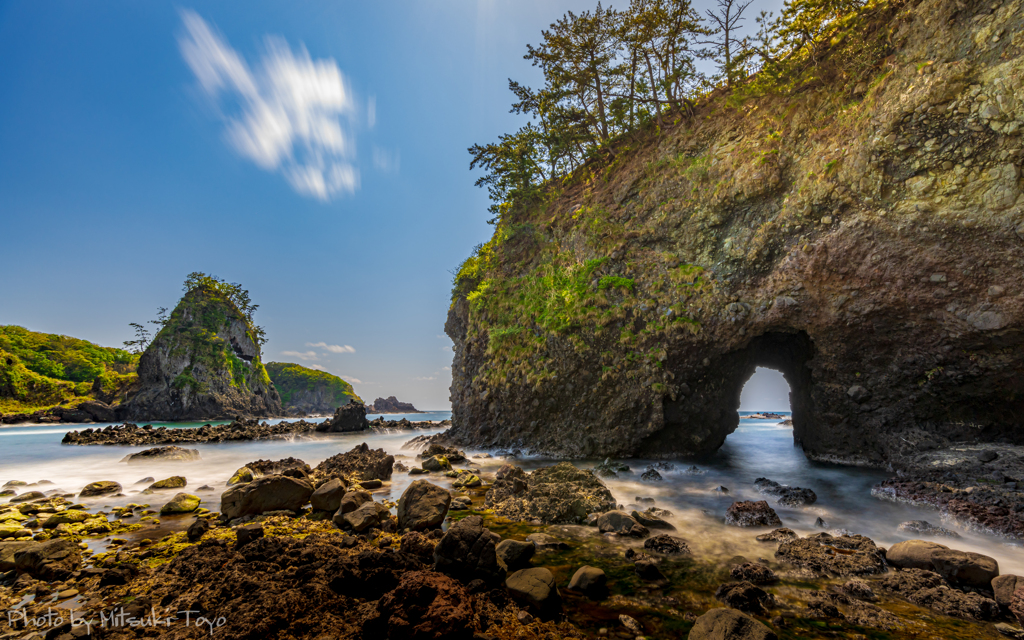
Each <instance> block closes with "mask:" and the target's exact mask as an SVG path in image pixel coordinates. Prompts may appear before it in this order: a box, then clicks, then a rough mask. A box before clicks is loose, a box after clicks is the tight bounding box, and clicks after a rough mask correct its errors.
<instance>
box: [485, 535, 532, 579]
mask: <svg viewBox="0 0 1024 640" xmlns="http://www.w3.org/2000/svg"><path fill="white" fill-rule="evenodd" d="M536 551H537V546H536V545H535V544H534V543H532V542H523V541H520V540H502V541H501V542H499V543H498V546H497V547H496V548H495V553H496V554H497V556H498V564H500V565H501V566H502V567H504V568H505V571H508V572H512V571H518V570H519V569H525V568H526V567H528V566H530V559H531V558H533V554H534V553H536Z"/></svg>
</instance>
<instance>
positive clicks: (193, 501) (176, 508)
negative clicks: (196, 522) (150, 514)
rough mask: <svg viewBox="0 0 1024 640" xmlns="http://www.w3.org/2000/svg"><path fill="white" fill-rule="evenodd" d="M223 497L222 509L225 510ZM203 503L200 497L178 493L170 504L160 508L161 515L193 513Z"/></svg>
mask: <svg viewBox="0 0 1024 640" xmlns="http://www.w3.org/2000/svg"><path fill="white" fill-rule="evenodd" d="M223 500H224V498H223V496H222V497H221V501H222V504H221V508H223ZM200 502H202V501H201V500H200V499H199V497H198V496H194V495H192V494H190V493H178V494H176V495H175V496H174V497H173V498H171V500H170V502H168V503H167V504H165V505H164V506H162V507H160V515H162V516H166V515H172V514H176V513H192V512H193V511H195V510H196V509H198V508H199V503H200Z"/></svg>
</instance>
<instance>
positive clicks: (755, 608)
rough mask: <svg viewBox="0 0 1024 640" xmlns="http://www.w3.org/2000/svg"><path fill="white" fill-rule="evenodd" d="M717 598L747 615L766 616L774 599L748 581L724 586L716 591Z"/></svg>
mask: <svg viewBox="0 0 1024 640" xmlns="http://www.w3.org/2000/svg"><path fill="white" fill-rule="evenodd" d="M715 598H716V599H717V600H719V601H720V602H722V603H723V604H725V605H726V606H728V607H731V608H733V609H739V610H740V611H746V612H747V613H755V614H764V613H766V611H767V609H769V608H770V607H771V606H772V597H771V596H770V595H768V593H767V592H766V591H765V590H764V589H762V588H760V587H758V586H756V585H753V584H751V583H749V582H747V581H743V582H729V583H726V584H723V585H722V586H720V587H718V590H717V591H715Z"/></svg>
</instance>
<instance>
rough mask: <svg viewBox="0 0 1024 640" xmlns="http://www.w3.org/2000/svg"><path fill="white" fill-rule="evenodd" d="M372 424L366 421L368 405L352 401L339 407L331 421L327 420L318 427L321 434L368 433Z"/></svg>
mask: <svg viewBox="0 0 1024 640" xmlns="http://www.w3.org/2000/svg"><path fill="white" fill-rule="evenodd" d="M369 428H370V423H369V422H368V421H367V420H366V405H364V404H363V403H362V402H356V401H355V400H350V401H349V402H347V403H345V404H343V405H341V406H340V407H338V408H337V409H336V410H335V412H334V416H333V417H332V418H331V419H330V420H325V421H323V422H321V423H320V424H319V425H317V427H316V430H317V432H319V433H353V432H356V431H366V430H367V429H369Z"/></svg>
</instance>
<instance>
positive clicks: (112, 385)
mask: <svg viewBox="0 0 1024 640" xmlns="http://www.w3.org/2000/svg"><path fill="white" fill-rule="evenodd" d="M138 359H139V357H138V355H135V354H132V353H129V352H128V351H125V350H123V349H116V348H112V347H101V346H98V345H95V344H93V343H91V342H87V341H85V340H79V339H78V338H71V337H69V336H63V335H58V334H52V333H39V332H36V331H29V330H28V329H25V328H23V327H18V326H13V325H10V326H0V413H20V412H28V411H35V410H37V409H43V408H47V407H51V406H53V405H56V404H61V403H69V404H75V403H76V402H80V401H82V400H85V399H89V398H92V397H96V398H99V399H103V400H106V401H110V400H113V399H114V398H115V397H116V396H117V395H118V394H119V393H120V392H121V390H122V389H124V388H126V387H127V386H129V385H130V384H131V383H132V382H134V380H135V379H136V377H137V376H136V374H135V373H134V372H135V367H136V365H137V363H138Z"/></svg>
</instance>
